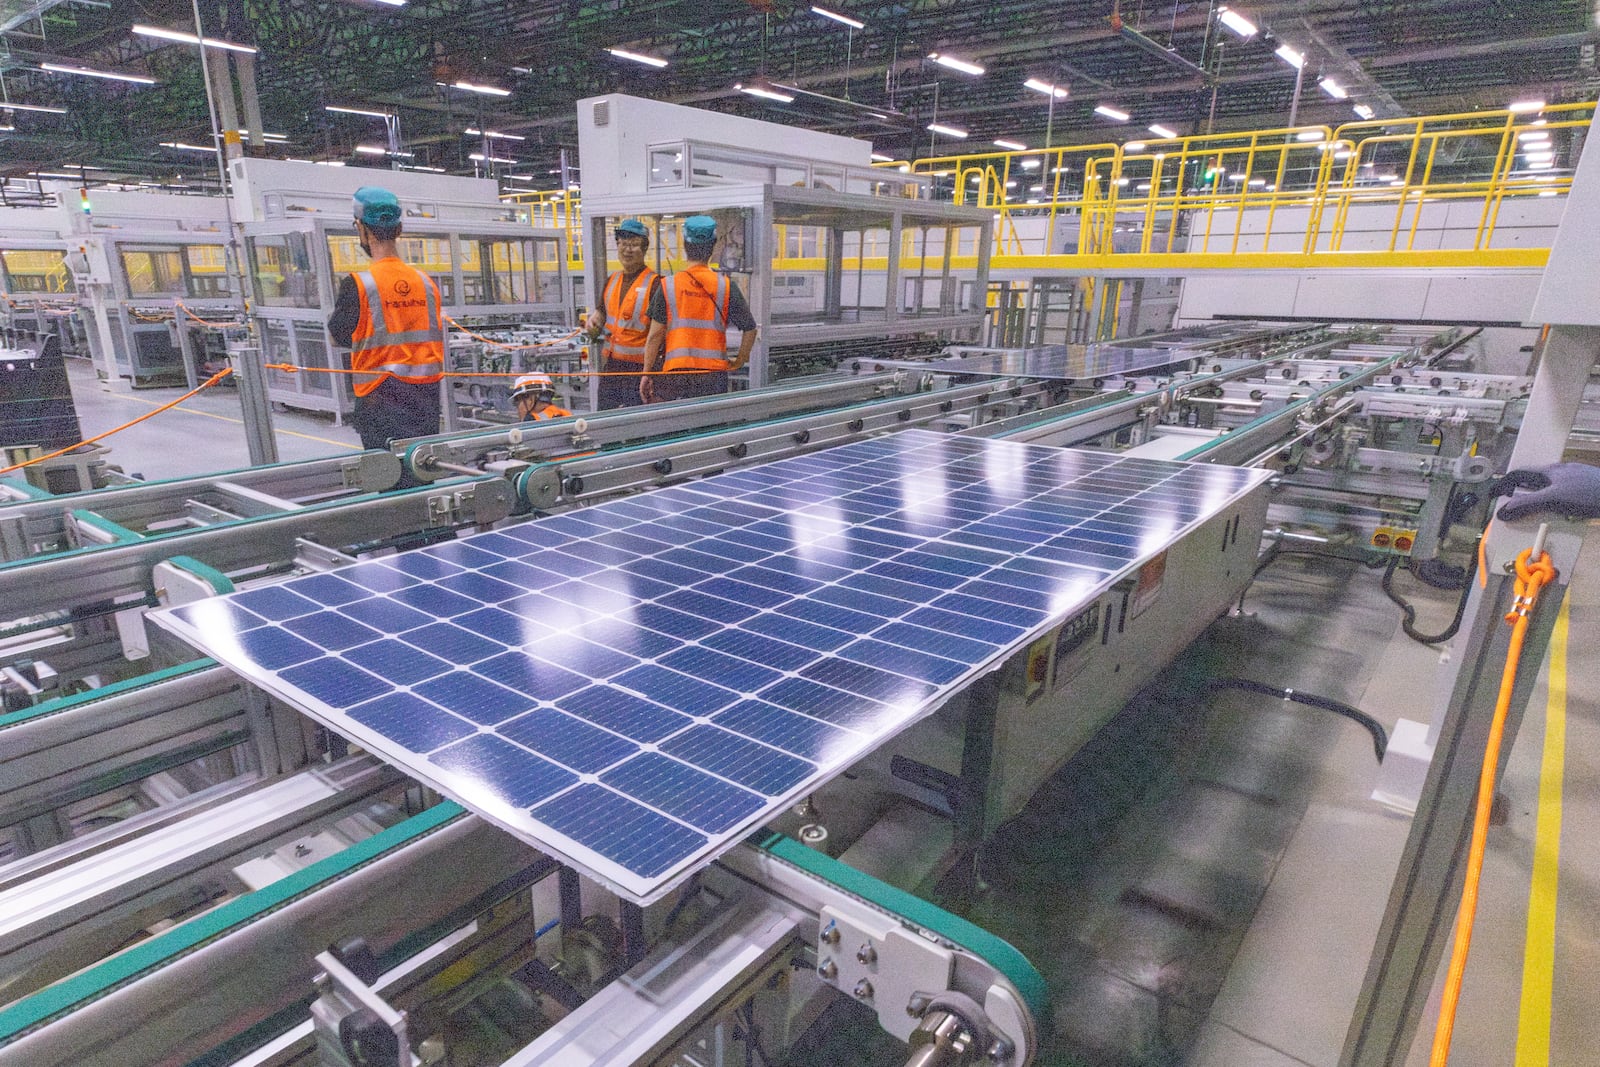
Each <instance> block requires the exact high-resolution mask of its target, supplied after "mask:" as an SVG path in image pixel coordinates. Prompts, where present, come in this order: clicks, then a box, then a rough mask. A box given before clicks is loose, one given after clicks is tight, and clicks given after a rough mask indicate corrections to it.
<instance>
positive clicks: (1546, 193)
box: [1539, 189, 1556, 196]
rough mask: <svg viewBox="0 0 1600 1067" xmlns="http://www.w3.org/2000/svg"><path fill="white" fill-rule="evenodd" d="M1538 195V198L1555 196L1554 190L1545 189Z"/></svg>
mask: <svg viewBox="0 0 1600 1067" xmlns="http://www.w3.org/2000/svg"><path fill="white" fill-rule="evenodd" d="M1539 195H1540V196H1555V195H1556V191H1555V190H1554V189H1546V190H1545V191H1544V192H1542V193H1540V194H1539Z"/></svg>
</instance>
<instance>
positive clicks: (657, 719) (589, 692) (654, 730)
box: [556, 685, 694, 742]
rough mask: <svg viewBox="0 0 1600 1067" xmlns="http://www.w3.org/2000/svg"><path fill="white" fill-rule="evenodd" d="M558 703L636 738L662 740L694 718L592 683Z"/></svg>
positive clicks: (611, 729)
mask: <svg viewBox="0 0 1600 1067" xmlns="http://www.w3.org/2000/svg"><path fill="white" fill-rule="evenodd" d="M556 707H558V708H560V709H561V710H562V711H565V712H568V713H569V714H572V715H576V716H577V717H578V718H580V719H583V720H585V721H587V722H591V723H593V724H595V725H596V726H603V727H605V728H606V729H607V730H610V731H612V732H613V733H619V734H622V735H623V736H624V737H631V738H632V739H633V740H635V741H641V742H651V741H659V740H661V739H662V738H663V737H666V736H668V735H670V734H674V733H677V732H678V731H679V730H681V729H683V728H684V727H685V726H689V725H692V724H693V723H694V720H693V719H691V718H689V717H688V716H687V715H681V714H679V713H678V712H676V711H670V710H668V709H667V708H664V707H662V706H661V705H659V704H653V703H651V702H650V701H648V700H645V699H644V698H643V697H638V696H634V695H633V694H632V693H628V692H625V691H623V690H621V689H618V688H616V687H615V686H610V685H591V686H590V687H589V688H587V689H580V690H578V691H577V692H576V693H569V694H567V695H566V696H564V697H562V698H561V699H560V700H557V701H556Z"/></svg>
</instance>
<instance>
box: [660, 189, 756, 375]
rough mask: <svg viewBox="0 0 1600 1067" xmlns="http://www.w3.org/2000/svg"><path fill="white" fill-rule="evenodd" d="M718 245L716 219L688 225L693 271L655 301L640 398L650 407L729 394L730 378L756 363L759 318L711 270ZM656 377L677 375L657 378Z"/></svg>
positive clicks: (670, 281)
mask: <svg viewBox="0 0 1600 1067" xmlns="http://www.w3.org/2000/svg"><path fill="white" fill-rule="evenodd" d="M716 245H717V220H716V219H713V218H712V217H711V216H709V215H691V216H689V217H688V218H687V219H685V220H684V223H683V248H684V254H685V255H686V256H687V257H688V259H689V266H688V267H686V268H685V269H683V270H681V271H679V272H678V273H676V274H674V275H672V276H671V277H669V278H664V279H663V280H662V282H661V288H660V289H658V290H657V291H656V295H655V296H653V297H652V298H651V299H650V313H649V314H650V337H649V341H648V343H647V346H646V352H645V371H646V375H645V377H644V378H643V379H641V380H640V382H639V395H640V397H641V398H643V399H644V400H645V401H646V402H647V403H648V402H650V401H653V400H681V399H684V398H685V397H692V396H713V395H715V394H718V393H726V392H727V391H728V372H729V371H735V370H738V369H739V368H740V367H742V366H744V365H745V363H747V362H748V361H749V359H750V350H751V349H752V348H754V347H755V343H756V320H755V316H753V315H751V314H750V305H749V304H748V303H746V302H745V298H744V294H743V293H741V292H740V291H739V287H738V286H737V285H735V284H734V282H733V279H732V278H729V277H728V276H727V275H726V274H718V273H717V272H716V271H714V270H712V269H711V267H710V262H711V255H712V253H713V252H714V251H715V250H716ZM730 325H731V326H737V327H738V328H739V330H740V333H741V336H740V338H739V353H738V355H736V356H735V357H734V358H733V359H732V360H731V361H730V360H729V359H728V327H729V326H730ZM651 371H669V372H671V373H667V374H659V375H655V376H651V374H650V373H649V372H651Z"/></svg>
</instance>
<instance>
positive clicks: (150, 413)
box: [0, 367, 233, 474]
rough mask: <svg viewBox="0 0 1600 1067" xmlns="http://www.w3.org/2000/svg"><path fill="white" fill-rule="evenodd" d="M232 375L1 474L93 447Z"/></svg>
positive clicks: (214, 377)
mask: <svg viewBox="0 0 1600 1067" xmlns="http://www.w3.org/2000/svg"><path fill="white" fill-rule="evenodd" d="M232 373H233V368H232V367H225V368H223V369H222V370H219V371H217V373H215V374H213V375H212V376H211V377H209V378H207V379H206V380H205V381H203V382H201V383H200V384H199V385H197V386H195V387H194V388H193V389H191V390H189V391H188V392H187V393H184V394H183V395H182V396H180V397H178V399H176V400H173V401H170V402H169V403H166V404H162V405H161V406H160V407H158V408H156V409H155V410H154V411H147V412H145V413H144V414H143V415H140V416H139V417H138V418H137V419H132V420H130V421H128V422H125V423H123V424H122V425H121V426H113V427H112V428H111V429H109V430H107V431H106V432H105V433H97V434H95V435H94V436H93V437H89V438H86V439H84V440H82V441H79V442H78V443H77V444H75V445H68V446H67V447H66V448H58V449H56V450H55V451H54V452H51V453H50V454H49V455H45V456H36V457H34V458H33V459H28V460H23V461H22V462H21V463H13V464H12V465H11V466H9V467H0V474H10V473H11V472H12V471H19V470H21V469H22V468H24V467H31V466H33V465H34V464H35V463H43V462H44V461H45V460H47V459H55V458H56V457H57V456H64V455H66V454H67V453H68V452H71V451H72V450H73V449H76V448H82V447H83V446H84V445H92V444H94V443H95V442H96V441H103V440H105V439H106V438H107V437H110V436H111V435H112V434H114V433H118V432H120V431H122V430H126V429H127V428H128V427H130V426H137V425H139V423H141V422H143V421H144V420H145V419H148V418H151V417H153V416H155V415H159V414H161V413H162V412H163V411H166V410H167V409H168V408H175V407H177V406H178V405H179V404H181V403H183V402H184V401H185V400H188V399H189V398H190V397H191V396H194V395H195V394H196V393H198V392H200V391H201V390H203V389H209V388H211V387H212V386H213V385H216V384H217V383H218V382H220V381H222V379H224V378H226V377H227V376H228V375H230V374H232Z"/></svg>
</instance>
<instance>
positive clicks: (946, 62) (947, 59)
mask: <svg viewBox="0 0 1600 1067" xmlns="http://www.w3.org/2000/svg"><path fill="white" fill-rule="evenodd" d="M928 58H929V59H931V60H933V61H934V62H935V63H937V64H939V66H941V67H949V68H950V69H951V70H958V71H960V72H961V73H962V74H970V75H972V76H973V77H977V76H979V75H981V74H982V73H983V72H984V68H983V67H980V66H979V65H978V64H976V63H971V62H968V61H967V60H965V59H957V58H956V57H955V56H947V55H945V54H944V53H942V52H929V53H928Z"/></svg>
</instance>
